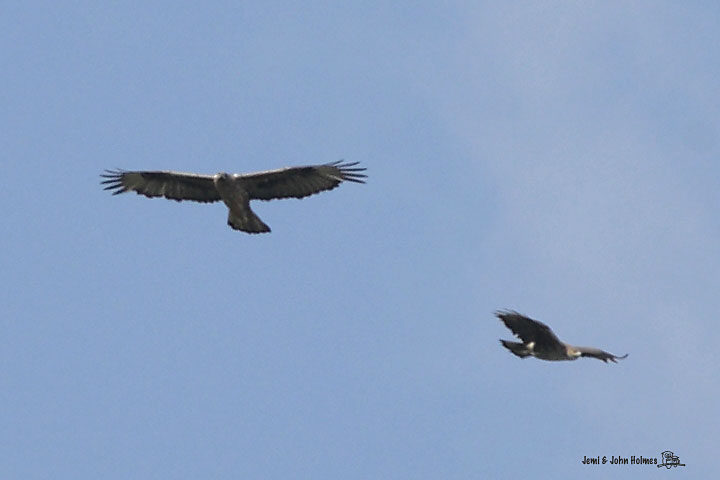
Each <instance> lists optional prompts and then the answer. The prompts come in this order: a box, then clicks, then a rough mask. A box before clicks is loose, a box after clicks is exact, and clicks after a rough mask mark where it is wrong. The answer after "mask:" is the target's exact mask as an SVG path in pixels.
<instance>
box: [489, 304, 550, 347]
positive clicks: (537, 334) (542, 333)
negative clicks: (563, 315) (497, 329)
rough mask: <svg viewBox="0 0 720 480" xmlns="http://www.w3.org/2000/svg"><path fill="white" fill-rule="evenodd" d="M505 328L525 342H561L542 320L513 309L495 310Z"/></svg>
mask: <svg viewBox="0 0 720 480" xmlns="http://www.w3.org/2000/svg"><path fill="white" fill-rule="evenodd" d="M495 316H496V317H498V318H499V319H500V320H502V322H503V323H504V324H505V326H506V327H507V328H509V329H510V330H512V332H513V333H514V334H515V335H516V336H517V337H518V338H520V340H522V341H523V342H525V343H528V342H535V343H542V344H550V343H561V342H560V340H559V339H558V337H557V336H556V335H555V334H554V333H553V331H552V330H550V327H548V326H547V325H545V324H544V323H542V322H539V321H537V320H533V319H532V318H530V317H526V316H525V315H522V314H520V313H518V312H515V311H513V310H505V311H498V312H495Z"/></svg>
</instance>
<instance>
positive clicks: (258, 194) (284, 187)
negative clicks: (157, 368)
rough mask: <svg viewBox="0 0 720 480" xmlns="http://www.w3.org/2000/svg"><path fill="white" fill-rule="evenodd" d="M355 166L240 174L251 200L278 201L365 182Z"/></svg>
mask: <svg viewBox="0 0 720 480" xmlns="http://www.w3.org/2000/svg"><path fill="white" fill-rule="evenodd" d="M357 164H358V162H353V163H340V162H334V163H326V164H324V165H314V166H307V167H289V168H281V169H279V170H269V171H267V172H258V173H251V174H248V175H238V176H237V177H236V179H237V180H240V181H241V182H242V185H243V187H244V188H245V190H246V191H247V192H248V195H249V196H250V199H251V200H272V199H275V198H303V197H307V196H309V195H312V194H314V193H319V192H322V191H325V190H332V189H333V188H335V187H337V186H338V185H340V183H342V182H345V181H348V182H355V183H365V180H363V179H364V178H366V177H367V175H365V174H363V173H361V172H363V171H365V168H362V167H356V165H357Z"/></svg>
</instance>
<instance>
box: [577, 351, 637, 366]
mask: <svg viewBox="0 0 720 480" xmlns="http://www.w3.org/2000/svg"><path fill="white" fill-rule="evenodd" d="M575 349H576V350H577V351H579V352H580V356H581V357H592V358H597V359H598V360H602V361H603V362H605V363H607V361H608V360H610V361H611V362H613V363H617V361H618V360H622V359H623V358H626V357H627V356H628V354H627V353H626V354H625V355H623V356H622V357H618V356H616V355H613V354H612V353H608V352H606V351H605V350H600V349H599V348H594V347H575Z"/></svg>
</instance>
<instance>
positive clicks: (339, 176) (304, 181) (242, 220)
mask: <svg viewBox="0 0 720 480" xmlns="http://www.w3.org/2000/svg"><path fill="white" fill-rule="evenodd" d="M357 164H358V162H353V163H341V162H334V163H326V164H324V165H312V166H305V167H289V168H281V169H278V170H269V171H266V172H258V173H249V174H244V175H243V174H229V173H218V174H215V175H198V174H196V173H183V172H172V171H155V172H139V171H138V172H129V171H125V170H106V171H105V173H104V174H102V175H101V177H103V178H104V179H105V180H103V181H102V182H101V183H102V184H105V185H106V187H105V190H110V191H112V193H113V195H117V194H119V193H124V192H129V191H134V192H136V193H138V194H142V195H145V196H146V197H151V198H152V197H165V198H168V199H170V200H177V201H178V202H179V201H181V200H191V201H194V202H218V201H220V200H222V201H223V202H224V203H225V205H227V207H228V209H229V213H228V220H227V223H228V225H230V226H231V227H232V228H233V229H235V230H240V231H243V232H247V233H266V232H269V231H270V227H268V226H267V225H266V224H265V223H264V222H263V221H262V220H260V218H259V217H258V216H257V215H256V214H255V212H253V211H252V210H251V209H250V200H273V199H276V198H303V197H307V196H309V195H313V194H315V193H319V192H323V191H325V190H332V189H333V188H335V187H337V186H338V185H340V184H341V183H342V182H344V181H348V182H355V183H365V180H363V179H364V178H366V177H367V175H365V174H363V173H362V172H363V171H365V168H361V167H357Z"/></svg>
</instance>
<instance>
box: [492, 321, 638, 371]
mask: <svg viewBox="0 0 720 480" xmlns="http://www.w3.org/2000/svg"><path fill="white" fill-rule="evenodd" d="M495 316H496V317H498V318H499V319H500V320H501V321H502V322H503V323H504V324H505V326H506V327H507V328H509V329H510V330H512V332H513V333H514V334H515V335H516V336H517V337H518V338H520V340H522V342H510V341H508V340H500V343H502V344H503V346H504V347H505V348H507V349H508V350H510V351H511V352H512V353H513V354H514V355H517V356H518V357H520V358H525V357H530V356H532V357H535V358H539V359H540V360H577V359H578V358H579V357H592V358H597V359H598V360H602V361H603V362H605V363H607V361H608V360H610V361H611V362H614V363H617V361H618V360H621V359H623V358H625V357H627V354H625V355H623V356H622V357H617V356H615V355H613V354H612V353H608V352H606V351H604V350H600V349H599V348H593V347H576V346H573V345H569V344H567V343H565V342H561V341H560V339H559V338H558V337H557V336H556V335H555V334H554V333H553V331H552V330H550V327H548V326H547V325H545V324H544V323H542V322H538V321H537V320H533V319H532V318H529V317H526V316H525V315H521V314H519V313H518V312H515V311H512V310H505V311H500V312H495Z"/></svg>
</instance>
